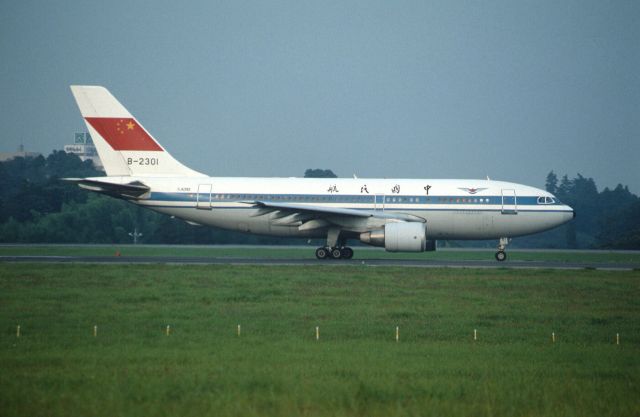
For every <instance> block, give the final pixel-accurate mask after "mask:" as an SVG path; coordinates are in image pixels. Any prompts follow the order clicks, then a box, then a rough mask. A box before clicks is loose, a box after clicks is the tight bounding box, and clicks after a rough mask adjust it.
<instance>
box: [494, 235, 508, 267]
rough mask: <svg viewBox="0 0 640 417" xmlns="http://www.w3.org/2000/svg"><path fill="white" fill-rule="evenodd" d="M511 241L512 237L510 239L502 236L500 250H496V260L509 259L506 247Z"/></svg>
mask: <svg viewBox="0 0 640 417" xmlns="http://www.w3.org/2000/svg"><path fill="white" fill-rule="evenodd" d="M509 242H511V239H509V238H508V237H501V238H500V243H498V251H497V252H496V261H498V262H503V261H506V260H507V252H505V249H506V248H507V245H508V244H509Z"/></svg>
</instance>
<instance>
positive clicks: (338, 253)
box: [331, 248, 342, 259]
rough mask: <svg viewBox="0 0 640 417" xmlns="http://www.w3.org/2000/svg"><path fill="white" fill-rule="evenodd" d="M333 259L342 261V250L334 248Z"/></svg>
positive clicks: (332, 251)
mask: <svg viewBox="0 0 640 417" xmlns="http://www.w3.org/2000/svg"><path fill="white" fill-rule="evenodd" d="M331 257H332V258H333V259H340V258H342V251H341V250H340V248H333V249H331Z"/></svg>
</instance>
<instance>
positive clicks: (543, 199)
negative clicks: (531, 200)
mask: <svg viewBox="0 0 640 417" xmlns="http://www.w3.org/2000/svg"><path fill="white" fill-rule="evenodd" d="M555 202H556V200H555V198H553V197H538V204H555Z"/></svg>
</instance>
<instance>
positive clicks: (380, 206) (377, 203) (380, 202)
mask: <svg viewBox="0 0 640 417" xmlns="http://www.w3.org/2000/svg"><path fill="white" fill-rule="evenodd" d="M373 198H374V210H376V211H378V210H380V211H384V199H385V196H384V194H376V195H375V196H374V197H373Z"/></svg>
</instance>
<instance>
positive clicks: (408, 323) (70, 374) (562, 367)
mask: <svg viewBox="0 0 640 417" xmlns="http://www.w3.org/2000/svg"><path fill="white" fill-rule="evenodd" d="M639 295H640V272H638V271H628V272H606V271H594V270H581V271H551V270H525V271H522V270H509V269H504V270H503V269H500V270H474V269H427V270H422V269H401V268H380V267H376V268H369V267H364V266H363V267H359V266H358V267H339V266H336V267H333V268H324V267H322V266H319V267H257V266H167V265H39V264H6V263H5V264H0V331H1V333H0V415H2V416H27V415H29V416H30V415H34V416H37V415H47V416H74V415H78V416H86V415H95V416H114V415H123V416H163V415H180V416H202V415H216V416H288V415H305V416H346V415H349V416H412V415H416V416H418V415H433V416H469V415H473V416H514V415H527V416H538V415H550V416H636V415H639V414H640V359H639V358H640V356H639V354H640V349H639V347H640V320H639V319H640V297H639ZM18 324H20V325H21V331H22V335H21V337H20V338H19V339H18V338H16V335H15V331H16V325H18ZM94 324H97V325H98V337H96V338H94V337H93V336H92V332H93V326H94ZM167 324H169V325H171V329H172V333H171V335H170V336H166V335H165V334H164V332H165V329H166V326H167ZM237 324H241V325H242V335H241V336H240V337H238V336H237V335H236V326H237ZM315 326H319V327H320V340H319V341H316V340H315ZM396 326H399V327H400V341H399V342H396V341H395V327H396ZM474 328H475V329H478V336H479V340H478V341H476V342H474V341H473V338H472V334H473V329H474ZM551 332H555V333H556V335H557V338H558V339H557V342H556V343H555V344H552V343H551ZM616 333H620V335H621V345H619V346H617V345H615V343H614V340H615V334H616Z"/></svg>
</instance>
